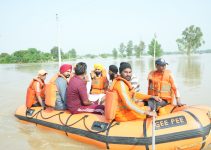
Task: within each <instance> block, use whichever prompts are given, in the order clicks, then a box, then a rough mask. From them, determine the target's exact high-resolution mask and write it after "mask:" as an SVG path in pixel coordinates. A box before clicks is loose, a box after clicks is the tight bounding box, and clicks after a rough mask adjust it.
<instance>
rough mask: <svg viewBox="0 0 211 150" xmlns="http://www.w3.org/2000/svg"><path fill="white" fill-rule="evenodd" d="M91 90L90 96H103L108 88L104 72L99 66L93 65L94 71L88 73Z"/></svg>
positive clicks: (101, 66)
mask: <svg viewBox="0 0 211 150" xmlns="http://www.w3.org/2000/svg"><path fill="white" fill-rule="evenodd" d="M90 76H91V80H92V81H91V89H90V94H105V92H106V90H107V88H108V79H107V76H106V70H105V68H104V66H103V65H101V64H94V70H93V71H91V73H90Z"/></svg>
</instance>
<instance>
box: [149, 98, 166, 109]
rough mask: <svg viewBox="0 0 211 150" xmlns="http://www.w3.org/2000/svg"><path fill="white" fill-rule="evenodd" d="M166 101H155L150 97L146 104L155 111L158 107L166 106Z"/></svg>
mask: <svg viewBox="0 0 211 150" xmlns="http://www.w3.org/2000/svg"><path fill="white" fill-rule="evenodd" d="M167 104H168V102H167V101H166V100H162V102H158V101H156V100H155V99H154V98H150V99H149V100H148V101H147V105H148V106H149V107H150V108H151V110H155V111H157V110H158V109H159V108H160V107H163V106H166V105H167Z"/></svg>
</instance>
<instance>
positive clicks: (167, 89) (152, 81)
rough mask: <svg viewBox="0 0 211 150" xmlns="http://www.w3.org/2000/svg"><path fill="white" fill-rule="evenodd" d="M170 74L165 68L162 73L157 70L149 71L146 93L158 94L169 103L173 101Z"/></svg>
mask: <svg viewBox="0 0 211 150" xmlns="http://www.w3.org/2000/svg"><path fill="white" fill-rule="evenodd" d="M170 74H171V72H170V71H169V70H165V71H164V72H163V73H160V72H157V71H152V72H150V74H149V86H148V94H149V95H153V96H159V97H160V98H162V99H164V100H167V101H168V102H169V103H173V99H174V92H173V90H172V86H171V83H170Z"/></svg>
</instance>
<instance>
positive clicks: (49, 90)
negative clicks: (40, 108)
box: [45, 73, 68, 107]
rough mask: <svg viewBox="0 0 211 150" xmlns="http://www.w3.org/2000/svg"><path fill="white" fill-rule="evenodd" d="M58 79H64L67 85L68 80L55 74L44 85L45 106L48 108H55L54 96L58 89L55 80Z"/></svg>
mask: <svg viewBox="0 0 211 150" xmlns="http://www.w3.org/2000/svg"><path fill="white" fill-rule="evenodd" d="M58 77H62V78H64V79H65V80H66V81H67V83H68V80H67V79H66V78H65V77H64V76H63V75H62V74H60V73H57V74H56V75H54V76H53V77H52V78H51V80H50V81H49V83H48V84H46V90H45V104H46V105H47V106H50V107H55V104H56V94H57V93H58V88H57V86H56V82H55V81H56V79H57V78H58Z"/></svg>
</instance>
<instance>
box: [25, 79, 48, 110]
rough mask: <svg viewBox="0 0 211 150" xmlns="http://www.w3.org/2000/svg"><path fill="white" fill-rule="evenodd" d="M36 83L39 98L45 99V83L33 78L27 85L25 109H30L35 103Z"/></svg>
mask: <svg viewBox="0 0 211 150" xmlns="http://www.w3.org/2000/svg"><path fill="white" fill-rule="evenodd" d="M36 82H39V83H40V89H41V91H40V96H41V98H42V99H44V97H45V94H44V92H45V82H44V81H41V79H39V78H34V79H33V80H32V81H31V83H30V84H29V87H28V88H27V93H26V107H27V108H31V106H32V105H33V104H35V103H37V98H36V90H35V86H36V85H35V84H36Z"/></svg>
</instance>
